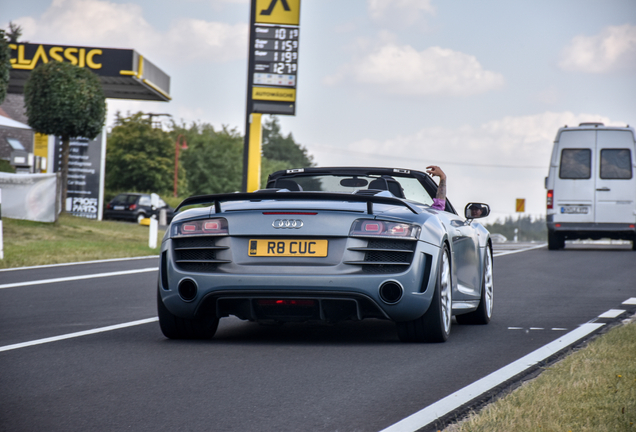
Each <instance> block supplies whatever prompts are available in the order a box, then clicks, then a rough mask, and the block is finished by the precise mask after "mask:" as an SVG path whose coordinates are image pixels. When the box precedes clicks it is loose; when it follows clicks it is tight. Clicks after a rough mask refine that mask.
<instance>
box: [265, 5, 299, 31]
mask: <svg viewBox="0 0 636 432" xmlns="http://www.w3.org/2000/svg"><path fill="white" fill-rule="evenodd" d="M255 22H257V23H262V24H289V25H296V26H297V25H298V24H300V0H256V19H255Z"/></svg>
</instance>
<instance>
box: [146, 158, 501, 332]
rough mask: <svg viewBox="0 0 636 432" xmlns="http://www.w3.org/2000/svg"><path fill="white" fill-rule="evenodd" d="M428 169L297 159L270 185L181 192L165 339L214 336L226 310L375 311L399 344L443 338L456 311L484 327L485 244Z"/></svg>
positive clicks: (488, 260)
mask: <svg viewBox="0 0 636 432" xmlns="http://www.w3.org/2000/svg"><path fill="white" fill-rule="evenodd" d="M436 194H437V184H436V183H435V181H434V180H433V179H432V178H431V177H430V176H429V175H427V174H426V173H424V172H420V171H413V170H406V169H393V168H362V167H351V168H347V167H337V168H304V169H293V170H285V171H277V172H275V173H273V174H271V175H270V176H269V178H268V181H267V186H266V189H262V190H259V191H255V192H252V193H229V194H217V195H207V196H194V197H190V198H187V199H185V200H184V201H183V202H182V203H181V204H180V205H179V207H178V208H177V210H179V209H184V208H186V209H184V210H182V211H180V212H179V213H177V214H176V215H175V217H174V219H173V220H172V223H171V224H170V226H169V229H168V230H167V231H166V235H165V237H164V239H163V242H162V245H161V256H160V271H159V279H158V295H157V307H158V315H159V324H160V327H161V330H162V332H163V334H164V335H165V336H166V337H168V338H175V339H179V338H188V339H189V338H211V337H213V336H214V334H215V332H216V329H217V326H218V323H219V319H220V318H223V317H227V316H229V315H234V316H237V317H238V318H240V319H243V320H249V321H256V322H263V323H268V322H269V323H277V322H278V323H284V322H304V321H326V322H338V321H343V320H362V319H364V318H378V319H386V320H391V321H394V322H395V323H396V327H397V334H398V336H399V339H400V340H402V341H405V342H425V341H426V342H443V341H445V340H446V339H447V338H448V336H449V333H450V330H451V321H452V317H453V316H455V317H456V321H457V323H459V324H487V323H488V322H489V321H490V319H491V316H492V307H493V294H494V292H493V287H494V286H493V259H492V242H491V240H490V234H489V233H488V231H487V230H486V229H485V228H484V227H483V226H482V225H481V224H480V223H478V222H476V221H475V219H476V218H480V217H485V216H487V215H488V214H489V212H490V208H489V206H488V205H487V204H482V203H469V204H468V205H466V208H465V210H464V214H463V215H462V216H460V215H458V214H457V212H456V211H455V209H454V208H453V206H452V205H451V203H450V201H448V199H447V200H446V207H445V209H444V210H437V209H435V208H433V204H434V202H433V198H434V197H436Z"/></svg>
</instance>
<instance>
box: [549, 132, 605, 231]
mask: <svg viewBox="0 0 636 432" xmlns="http://www.w3.org/2000/svg"><path fill="white" fill-rule="evenodd" d="M595 148H596V131H595V130H572V131H563V132H561V135H560V137H559V148H558V151H557V152H555V155H554V157H556V158H557V160H556V161H554V162H555V163H553V165H557V166H558V170H557V172H556V178H555V181H554V210H555V216H554V221H555V222H572V223H593V222H594V208H595V201H594V198H595V196H594V188H595V176H594V175H593V173H592V171H593V167H594V165H596V164H595V159H596V152H595V150H594V149H595Z"/></svg>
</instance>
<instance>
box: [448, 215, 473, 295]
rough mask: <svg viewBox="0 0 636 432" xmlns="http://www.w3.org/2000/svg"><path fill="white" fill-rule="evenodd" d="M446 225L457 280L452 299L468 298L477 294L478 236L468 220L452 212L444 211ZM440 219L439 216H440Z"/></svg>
mask: <svg viewBox="0 0 636 432" xmlns="http://www.w3.org/2000/svg"><path fill="white" fill-rule="evenodd" d="M444 216H445V217H444V219H445V220H443V223H444V225H446V228H447V230H448V233H449V235H450V240H451V242H452V254H453V266H454V269H453V270H454V271H453V275H454V277H455V280H456V282H457V290H458V292H457V293H456V295H455V294H454V300H470V299H474V297H476V296H477V297H478V296H479V288H480V278H479V276H480V271H479V269H480V263H479V237H478V234H477V231H476V230H475V228H474V227H473V226H471V223H470V222H469V221H466V220H464V219H462V218H460V217H459V216H457V215H454V214H452V213H448V212H444ZM440 219H441V218H440Z"/></svg>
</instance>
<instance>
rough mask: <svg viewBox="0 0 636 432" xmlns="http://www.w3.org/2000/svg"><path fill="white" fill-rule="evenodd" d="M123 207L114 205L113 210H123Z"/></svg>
mask: <svg viewBox="0 0 636 432" xmlns="http://www.w3.org/2000/svg"><path fill="white" fill-rule="evenodd" d="M125 208H126V207H125V206H114V207H113V210H123V209H125Z"/></svg>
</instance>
